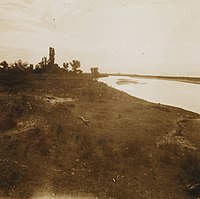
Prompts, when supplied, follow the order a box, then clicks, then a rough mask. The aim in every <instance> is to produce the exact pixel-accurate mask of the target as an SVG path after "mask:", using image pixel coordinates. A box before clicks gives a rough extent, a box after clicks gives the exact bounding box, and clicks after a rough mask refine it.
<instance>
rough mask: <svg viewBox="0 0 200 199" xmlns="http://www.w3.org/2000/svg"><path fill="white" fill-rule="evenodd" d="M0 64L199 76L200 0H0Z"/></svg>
mask: <svg viewBox="0 0 200 199" xmlns="http://www.w3.org/2000/svg"><path fill="white" fill-rule="evenodd" d="M0 3H1V6H0V31H1V33H0V59H1V60H2V61H3V60H7V61H8V62H14V61H15V60H17V59H19V58H21V59H22V60H24V61H28V62H29V63H34V64H36V63H38V62H39V61H40V59H41V57H42V56H48V47H49V46H52V47H55V48H56V62H57V63H58V64H62V63H63V61H65V62H68V61H71V60H72V59H79V60H80V61H81V64H82V69H83V70H84V71H89V68H90V67H92V66H99V68H100V71H102V72H121V73H139V74H161V75H193V76H200V0H0Z"/></svg>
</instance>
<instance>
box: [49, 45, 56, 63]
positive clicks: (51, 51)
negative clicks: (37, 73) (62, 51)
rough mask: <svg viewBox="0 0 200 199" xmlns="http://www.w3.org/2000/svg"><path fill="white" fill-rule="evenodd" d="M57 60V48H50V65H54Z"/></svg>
mask: <svg viewBox="0 0 200 199" xmlns="http://www.w3.org/2000/svg"><path fill="white" fill-rule="evenodd" d="M54 62H55V49H54V48H52V47H50V48H49V65H54Z"/></svg>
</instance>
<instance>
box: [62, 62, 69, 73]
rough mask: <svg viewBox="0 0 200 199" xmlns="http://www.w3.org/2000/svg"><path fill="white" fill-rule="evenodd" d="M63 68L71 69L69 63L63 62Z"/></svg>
mask: <svg viewBox="0 0 200 199" xmlns="http://www.w3.org/2000/svg"><path fill="white" fill-rule="evenodd" d="M63 68H64V69H65V70H66V71H67V72H68V71H69V63H65V62H64V63H63Z"/></svg>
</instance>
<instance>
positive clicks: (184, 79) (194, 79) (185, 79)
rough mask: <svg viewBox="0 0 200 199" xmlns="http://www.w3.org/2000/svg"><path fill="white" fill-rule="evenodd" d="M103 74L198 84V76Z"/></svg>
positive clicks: (199, 82)
mask: <svg viewBox="0 0 200 199" xmlns="http://www.w3.org/2000/svg"><path fill="white" fill-rule="evenodd" d="M104 76H119V77H121V76H123V77H124V76H126V77H134V78H147V79H161V80H171V81H179V82H185V83H192V84H200V77H179V76H177V77H173V76H155V75H130V74H104Z"/></svg>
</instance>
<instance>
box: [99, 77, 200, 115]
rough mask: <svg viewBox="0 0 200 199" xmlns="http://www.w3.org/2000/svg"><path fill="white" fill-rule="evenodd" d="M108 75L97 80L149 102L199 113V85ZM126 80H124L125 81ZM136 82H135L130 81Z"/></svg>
mask: <svg viewBox="0 0 200 199" xmlns="http://www.w3.org/2000/svg"><path fill="white" fill-rule="evenodd" d="M119 79H122V77H118V76H110V77H105V78H100V79H99V81H101V82H104V83H106V84H108V85H109V86H112V87H114V88H116V89H119V90H121V91H124V92H126V93H128V94H130V95H132V96H136V97H139V98H142V99H145V100H148V101H151V102H156V103H162V104H166V105H171V106H176V107H180V108H183V109H186V110H190V111H193V112H196V113H199V114H200V103H199V99H200V85H198V84H190V83H184V82H177V81H168V80H158V79H145V78H129V77H123V83H122V84H118V82H119ZM125 80H126V81H125ZM130 82H137V83H130Z"/></svg>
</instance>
